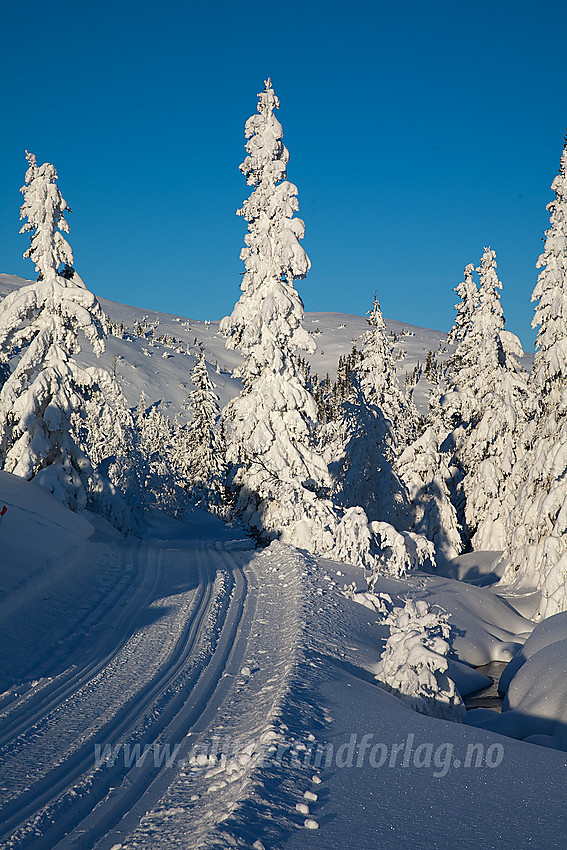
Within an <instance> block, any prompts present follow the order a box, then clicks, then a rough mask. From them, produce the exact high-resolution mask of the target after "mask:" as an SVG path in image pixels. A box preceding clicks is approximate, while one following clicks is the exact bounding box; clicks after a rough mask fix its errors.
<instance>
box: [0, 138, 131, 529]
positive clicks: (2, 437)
mask: <svg viewBox="0 0 567 850" xmlns="http://www.w3.org/2000/svg"><path fill="white" fill-rule="evenodd" d="M27 159H28V163H29V168H28V170H27V173H26V179H25V185H24V186H23V188H22V190H21V191H22V193H23V195H24V202H23V204H22V208H21V217H22V218H27V223H26V224H24V226H23V227H22V231H21V232H27V231H31V245H30V248H29V249H28V250H27V251H26V252H25V255H24V256H26V257H29V258H30V259H31V260H32V261H33V262H34V264H35V267H36V271H37V272H38V276H39V280H38V282H37V283H35V284H31V285H29V286H25V287H22V288H21V289H17V290H15V291H13V292H11V293H10V294H8V295H7V296H6V297H5V298H4V299H3V301H2V303H1V304H0V350H1V351H2V355H3V359H4V362H6V363H8V364H9V367H10V375H9V377H8V379H7V380H6V382H5V383H4V385H3V386H2V390H1V392H0V461H1V464H2V468H3V469H4V470H5V471H7V472H12V473H14V474H16V475H19V476H21V477H23V478H26V479H27V480H32V479H33V480H34V481H35V482H36V483H38V484H40V485H42V486H44V487H45V488H46V489H48V490H49V491H51V492H52V493H53V494H54V495H55V496H57V497H58V498H59V499H60V500H61V501H63V502H64V503H65V504H67V505H69V506H70V507H72V508H74V509H81V508H84V507H85V506H87V505H89V506H91V507H93V508H95V509H97V510H99V511H101V512H103V513H105V514H106V515H107V516H109V518H112V519H113V520H114V521H115V522H116V523H117V524H118V525H120V526H122V527H125V526H126V525H127V524H128V518H127V514H128V511H127V509H126V506H125V505H124V504H123V502H122V501H121V499H120V497H119V495H118V494H117V492H116V489H115V487H114V486H113V484H112V483H111V482H110V481H108V480H107V479H105V478H104V477H103V476H101V475H100V473H99V471H98V469H97V462H98V461H99V460H101V456H100V454H97V451H95V452H94V454H93V458H91V457H90V453H89V449H90V445H89V444H90V437H91V433H92V432H91V427H90V424H91V423H92V421H93V417H91V416H89V410H88V408H89V405H92V404H93V403H94V402H95V401H96V403H97V405H98V406H99V408H100V409H99V415H98V416H97V417H94V418H96V420H97V423H98V424H97V427H98V429H99V431H100V430H101V429H102V428H103V427H104V422H107V423H108V424H109V428H111V430H109V431H108V432H107V433H105V434H104V435H103V437H101V442H102V443H106V444H107V446H109V447H110V448H111V449H114V450H115V451H116V453H117V455H120V456H122V457H125V456H126V455H127V453H128V447H126V446H124V445H123V444H122V443H121V445H120V447H119V446H118V445H114V446H112V445H111V444H112V440H113V439H114V438H115V437H116V431H115V429H114V425H113V423H115V422H116V421H124V423H125V427H126V428H127V423H126V419H127V418H128V414H127V411H126V409H125V405H124V403H123V398H122V395H121V393H120V391H119V389H118V387H116V386H115V384H114V382H113V381H112V379H111V378H110V376H109V375H108V373H106V372H105V371H104V370H102V369H97V368H94V367H90V368H86V369H85V368H82V367H80V366H79V365H78V364H77V362H76V360H75V359H74V355H75V354H76V353H78V352H79V351H80V342H79V334H82V335H83V336H84V337H85V338H86V340H87V341H88V342H89V343H90V344H91V345H92V347H93V350H94V352H95V354H96V355H97V356H98V355H100V354H101V353H102V351H103V350H104V338H105V332H106V320H105V317H104V314H103V313H102V310H101V309H100V306H99V304H98V302H97V300H96V298H95V297H94V295H93V294H92V293H91V292H89V291H88V289H86V287H85V285H84V283H83V282H82V281H81V280H80V278H78V276H74V275H73V276H71V277H62V276H61V275H60V274H59V267H60V265H61V264H64V265H65V267H66V268H70V267H72V263H73V253H72V251H71V247H70V246H69V244H68V242H67V241H66V240H65V239H64V237H63V236H62V234H61V232H60V231H63V232H65V233H68V231H69V228H68V225H67V222H66V221H65V218H64V212H65V211H66V210H68V207H67V204H66V202H65V200H64V199H63V197H62V196H61V193H60V191H59V188H58V186H57V182H56V181H57V172H56V171H55V168H54V167H53V166H52V165H50V164H48V163H45V164H44V165H42V166H38V165H37V162H36V158H35V156H34V155H33V154H30V153H28V154H27ZM107 407H111V408H112V410H111V411H110V412H108V411H107V409H106V408H107ZM107 413H108V415H107ZM108 456H109V454H106V455H105V457H108ZM121 474H123V472H122V473H121Z"/></svg>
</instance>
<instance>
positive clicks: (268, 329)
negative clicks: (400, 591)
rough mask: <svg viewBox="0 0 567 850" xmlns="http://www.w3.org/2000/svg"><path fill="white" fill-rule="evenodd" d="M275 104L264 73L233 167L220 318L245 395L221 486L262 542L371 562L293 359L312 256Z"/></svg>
mask: <svg viewBox="0 0 567 850" xmlns="http://www.w3.org/2000/svg"><path fill="white" fill-rule="evenodd" d="M278 107H279V101H278V99H277V97H276V95H275V94H274V90H273V88H272V85H271V82H270V80H267V81H266V85H265V89H264V91H263V92H262V93H260V94H259V103H258V115H254V116H252V118H250V119H249V120H248V121H247V123H246V137H247V139H248V141H247V144H246V150H247V152H248V156H247V157H246V159H245V160H244V162H243V163H242V165H241V166H240V169H241V171H242V172H243V173H244V174H245V175H246V178H247V182H248V184H249V185H250V186H253V187H254V189H253V192H252V194H251V196H250V197H249V198H248V200H247V201H245V202H244V205H243V207H242V209H241V210H239V211H238V212H239V214H240V215H242V216H243V217H244V218H245V220H246V221H247V223H248V232H247V234H246V236H245V243H246V247H245V248H244V249H243V250H242V252H241V258H242V259H243V260H244V264H245V268H246V271H245V274H244V276H243V279H242V284H241V288H242V295H241V297H240V300H239V301H238V303H237V304H236V306H235V308H234V310H233V312H232V315H231V316H230V317H227V318H225V319H223V321H222V322H221V330H222V331H223V332H224V333H225V334H226V336H227V337H228V340H227V345H228V346H229V347H236V348H239V349H240V351H241V352H242V354H243V355H244V362H243V365H242V367H241V369H240V371H239V374H240V376H241V377H242V379H243V384H244V386H243V389H242V392H241V393H240V395H239V396H238V397H237V398H235V399H233V400H232V401H231V402H229V404H228V405H227V407H226V408H225V410H224V411H223V421H224V424H225V428H226V436H227V460H228V463H229V468H230V471H229V477H228V483H229V486H231V488H232V489H233V491H234V494H235V497H236V510H237V512H238V513H239V514H240V516H241V517H242V518H243V519H244V521H245V522H247V523H248V524H249V526H250V527H251V528H253V529H255V530H256V532H257V533H258V534H259V536H261V537H262V538H263V539H272V538H276V537H279V538H280V539H281V540H282V541H283V542H286V543H290V544H292V545H294V546H298V547H301V548H305V549H308V550H309V551H311V552H315V553H317V554H325V555H329V556H336V557H338V558H344V559H346V560H350V561H351V562H353V563H361V564H365V565H367V566H370V565H371V564H373V563H374V551H373V550H376V548H377V547H378V541H377V539H376V538H375V536H374V535H373V533H372V532H371V530H370V529H369V524H368V519H367V517H366V515H365V514H364V511H363V510H362V508H359V507H356V508H351V509H349V510H347V511H344V512H343V510H342V509H340V508H339V509H337V508H336V507H335V505H334V504H333V503H332V501H331V500H330V499H329V498H328V494H329V493H330V489H331V479H330V476H329V474H328V470H327V465H326V463H325V462H324V460H323V458H322V456H321V455H320V454H319V452H318V451H317V450H316V448H315V441H314V429H315V421H316V417H317V405H316V402H315V399H314V398H313V396H312V395H311V393H310V392H309V391H308V389H307V387H306V384H305V379H304V375H303V373H302V369H301V367H300V365H299V363H298V355H299V353H300V352H301V351H307V352H313V351H314V349H315V344H314V342H313V339H312V337H311V336H310V335H309V334H308V333H307V332H306V331H305V330H304V328H303V326H302V320H303V304H302V301H301V299H300V297H299V295H298V294H297V292H296V290H295V289H294V281H295V280H297V279H300V278H303V277H305V275H306V274H307V271H308V270H309V267H310V262H309V259H308V257H307V254H306V253H305V251H304V250H303V248H302V247H301V245H300V244H299V240H300V239H301V238H302V237H303V235H304V229H305V228H304V224H303V222H302V221H301V219H298V218H294V213H295V212H296V211H297V209H298V203H297V188H296V187H295V186H294V185H293V184H292V183H289V181H288V180H287V179H286V176H287V173H286V165H287V162H288V159H289V155H288V152H287V150H286V148H285V147H284V145H283V143H282V128H281V125H280V123H279V121H278V120H277V119H276V117H275V115H274V110H275V109H277V108H278Z"/></svg>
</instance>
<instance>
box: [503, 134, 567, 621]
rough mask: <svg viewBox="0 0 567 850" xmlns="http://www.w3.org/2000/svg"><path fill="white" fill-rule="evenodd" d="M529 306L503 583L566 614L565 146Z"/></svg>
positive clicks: (543, 608)
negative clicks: (531, 337) (523, 423)
mask: <svg viewBox="0 0 567 850" xmlns="http://www.w3.org/2000/svg"><path fill="white" fill-rule="evenodd" d="M551 188H552V190H553V191H554V193H555V198H554V200H553V201H552V202H551V203H550V204H549V205H548V209H549V211H550V227H549V229H548V230H547V232H546V241H545V247H544V251H543V253H542V254H541V256H540V257H539V260H538V262H537V267H538V268H539V269H541V271H540V273H539V276H538V281H537V284H536V287H535V289H534V292H533V296H532V300H533V301H536V302H537V304H536V308H535V315H534V320H533V326H534V327H535V326H537V325H539V326H540V327H539V332H538V336H537V351H536V355H535V359H534V367H533V372H532V376H531V386H532V390H533V396H534V402H533V419H532V420H531V422H529V423H528V425H527V427H526V428H525V429H524V433H523V437H522V439H521V441H520V445H521V447H522V448H523V454H522V455H520V456H519V458H518V462H517V464H516V466H515V468H514V471H513V474H512V477H511V488H510V489H511V490H514V494H513V495H514V496H515V500H514V507H513V510H512V512H511V513H510V516H509V519H508V535H509V541H510V542H509V546H508V549H507V551H506V552H505V558H506V560H507V563H508V566H507V569H506V571H505V573H504V576H503V579H502V581H503V582H504V583H505V584H510V583H513V584H515V585H519V586H520V587H532V588H536V589H539V590H540V591H541V601H540V606H539V611H538V613H539V616H540V617H549V616H551V615H552V614H555V613H557V612H559V611H564V610H567V475H566V470H567V142H566V144H565V147H564V149H563V153H562V156H561V162H560V167H559V174H558V175H557V177H556V178H555V179H554V181H553V183H552V186H551Z"/></svg>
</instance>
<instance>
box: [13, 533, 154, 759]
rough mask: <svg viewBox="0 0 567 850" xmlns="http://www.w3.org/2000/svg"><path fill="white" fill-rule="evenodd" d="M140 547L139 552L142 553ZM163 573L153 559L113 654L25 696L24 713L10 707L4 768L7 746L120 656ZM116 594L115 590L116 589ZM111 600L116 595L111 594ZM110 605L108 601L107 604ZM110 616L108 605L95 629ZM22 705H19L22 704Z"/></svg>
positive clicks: (118, 625)
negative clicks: (11, 717)
mask: <svg viewBox="0 0 567 850" xmlns="http://www.w3.org/2000/svg"><path fill="white" fill-rule="evenodd" d="M140 548H141V545H140V544H139V545H138V547H137V548H136V551H139V550H140ZM127 558H130V559H131V558H132V552H131V551H129V552H128V553H127ZM160 579H161V573H160V570H159V567H158V564H157V559H152V563H151V569H149V570H147V572H146V574H145V576H144V577H143V579H142V581H141V582H140V584H139V586H138V587H137V588H136V589H135V591H134V593H133V594H132V595H131V597H130V598H129V600H128V602H127V604H126V606H125V608H124V610H123V611H121V612H120V614H119V616H118V617H117V618H116V620H115V621H114V629H113V635H112V639H110V638H109V640H108V641H107V645H108V646H109V647H110V648H109V651H108V652H107V653H106V654H105V655H104V656H103V657H102V658H99V659H98V660H96V659H95V660H93V661H91V662H90V663H88V664H86V665H85V666H84V667H76V666H75V667H72V668H70V669H69V670H66V671H65V672H64V673H61V674H60V675H59V676H57V677H56V678H55V679H54V680H53V681H52V682H50V683H49V685H46V686H45V687H44V688H42V689H41V690H40V691H39V692H37V693H35V694H31V695H29V694H25V695H24V697H23V698H22V700H21V703H22V705H25V703H26V702H27V703H28V704H27V705H25V710H24V712H23V713H20V712H18V713H17V714H16V713H15V708H17V705H18V703H15V702H14V703H11V704H10V705H9V707H8V712H7V713H8V714H14V717H13V719H12V720H10V719H9V717H8V718H6V719H4V720H3V722H2V734H1V735H0V764H1V762H2V750H3V749H5V747H6V746H7V745H10V744H13V742H14V741H15V740H16V739H17V738H18V737H19V736H20V735H21V734H23V733H25V732H26V731H27V730H29V729H31V727H32V726H33V725H34V724H35V723H36V722H37V721H39V720H41V719H42V718H43V717H45V716H46V715H47V714H49V712H50V711H52V710H53V709H54V708H56V707H57V706H58V705H61V704H62V703H63V702H64V701H65V700H66V699H67V698H68V697H69V696H70V695H71V694H73V693H76V691H78V690H79V689H80V688H81V687H82V686H83V685H84V684H86V682H88V681H89V680H90V679H92V678H93V677H94V676H96V675H97V673H99V672H100V671H101V670H103V669H104V668H105V667H106V666H107V665H108V664H109V662H110V661H111V660H112V659H113V658H114V657H115V656H116V655H117V654H118V653H119V652H120V650H121V649H122V648H123V647H124V645H125V644H126V642H127V640H128V637H129V635H130V631H129V627H130V626H131V625H132V623H133V622H134V620H135V618H136V617H137V616H138V613H139V611H140V608H141V607H143V606H144V605H145V604H146V603H147V602H149V601H150V600H151V599H152V598H153V596H154V594H155V592H156V590H157V588H158V585H159V582H160ZM113 590H114V589H113ZM127 591H128V587H125V588H121V590H120V592H119V594H118V597H117V599H116V602H118V600H119V599H120V598H121V597H122V596H123V595H124V593H126V592H127ZM110 595H111V596H113V595H114V592H113V591H111V594H110ZM104 602H106V600H104ZM107 613H108V606H107V605H106V604H104V605H103V606H102V607H101V608H100V611H99V616H98V617H97V619H96V621H95V623H94V624H93V625H97V624H98V623H101V622H102V621H103V620H104V618H105V616H106V615H107ZM121 632H122V637H121V638H120V639H119V640H118V641H116V635H119V634H120V633H121ZM18 702H19V701H18Z"/></svg>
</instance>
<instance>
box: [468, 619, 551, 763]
mask: <svg viewBox="0 0 567 850" xmlns="http://www.w3.org/2000/svg"><path fill="white" fill-rule="evenodd" d="M500 690H502V691H506V696H505V697H504V702H503V705H502V714H500V715H497V714H496V715H495V714H494V712H490V714H485V713H484V712H476V711H471V712H469V715H468V717H467V721H468V722H469V723H470V724H471V725H474V726H477V727H479V728H482V729H490V730H491V731H494V732H500V733H501V734H503V735H509V736H510V737H512V738H519V739H520V740H524V741H527V742H529V743H537V744H541V745H544V746H549V747H555V748H558V749H561V750H567V612H562V613H560V614H555V615H554V616H553V617H550V618H549V619H548V620H544V621H543V622H542V623H540V624H539V625H538V626H536V628H535V629H534V631H533V632H532V634H531V635H530V637H529V638H528V640H527V641H526V643H525V645H524V647H523V648H522V649H521V650H520V651H519V652H518V654H517V656H516V657H515V658H514V659H512V661H511V662H510V664H509V665H508V666H507V667H506V669H505V670H504V672H503V674H502V677H501V679H500Z"/></svg>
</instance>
